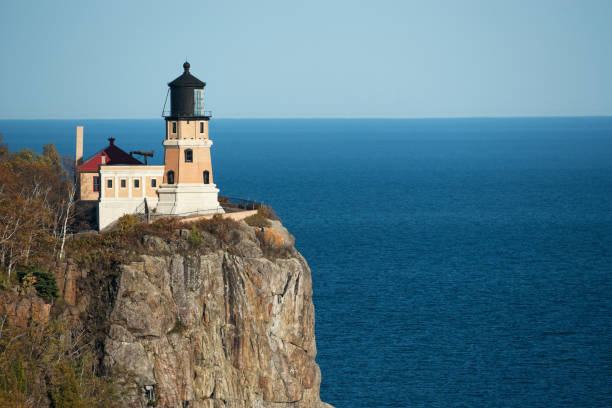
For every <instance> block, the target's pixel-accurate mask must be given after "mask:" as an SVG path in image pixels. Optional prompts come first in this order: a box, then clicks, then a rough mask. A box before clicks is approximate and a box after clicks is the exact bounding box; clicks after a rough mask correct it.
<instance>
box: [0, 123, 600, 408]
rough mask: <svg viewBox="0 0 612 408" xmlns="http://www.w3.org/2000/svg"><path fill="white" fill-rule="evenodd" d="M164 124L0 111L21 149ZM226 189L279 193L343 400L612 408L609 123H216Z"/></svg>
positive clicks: (100, 139)
mask: <svg viewBox="0 0 612 408" xmlns="http://www.w3.org/2000/svg"><path fill="white" fill-rule="evenodd" d="M77 124H84V125H85V145H86V148H85V151H86V155H87V154H93V153H94V152H95V151H96V150H98V149H100V148H102V147H104V146H105V138H107V137H110V136H113V137H116V138H117V142H116V143H117V144H118V145H119V146H120V147H122V148H123V149H125V150H128V151H129V150H132V149H155V150H156V157H155V160H154V161H155V162H157V163H160V162H161V160H162V157H163V156H162V146H161V140H162V138H163V134H164V127H163V121H162V120H161V119H160V120H84V121H83V120H81V121H73V120H66V121H64V120H61V121H59V120H58V121H42V120H41V121H0V132H2V133H3V134H4V138H5V141H7V142H8V143H9V145H10V147H11V148H12V149H16V148H21V147H23V146H28V147H32V148H35V149H40V148H41V147H42V145H43V144H44V143H46V142H52V143H55V144H56V145H57V146H58V147H59V149H60V150H61V151H63V152H69V153H72V154H73V151H74V146H73V137H74V136H73V135H74V126H75V125H77ZM211 136H212V138H213V140H214V146H213V162H214V171H215V174H214V176H215V182H216V183H217V186H218V187H219V188H220V189H221V193H222V194H224V195H229V196H236V197H245V198H246V197H249V198H254V199H258V200H263V201H265V202H266V203H270V204H271V205H272V206H273V207H274V208H275V209H276V210H277V212H278V213H279V214H280V215H281V217H282V218H283V222H284V223H285V225H286V226H287V227H288V228H289V229H290V230H291V232H292V233H293V234H294V235H295V236H296V238H297V243H296V245H297V247H298V249H299V250H300V251H301V252H302V253H303V254H304V256H305V257H306V258H307V259H308V262H309V264H310V266H311V268H312V273H313V285H314V302H315V307H316V318H317V325H316V335H317V344H318V348H319V354H318V358H317V359H318V362H319V364H320V366H321V370H322V373H323V382H322V385H321V396H322V399H324V400H325V401H327V402H330V403H331V404H333V405H335V406H337V407H338V408H341V407H346V408H358V407H610V406H612V341H611V340H612V333H611V329H612V317H611V315H612V313H611V312H612V281H611V273H612V254H611V250H612V118H555V119H457V120H450V119H449V120H213V121H212V122H211Z"/></svg>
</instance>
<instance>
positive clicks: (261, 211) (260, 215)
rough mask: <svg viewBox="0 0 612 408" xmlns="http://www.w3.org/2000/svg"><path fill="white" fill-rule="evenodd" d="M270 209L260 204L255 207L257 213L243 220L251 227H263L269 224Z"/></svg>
mask: <svg viewBox="0 0 612 408" xmlns="http://www.w3.org/2000/svg"><path fill="white" fill-rule="evenodd" d="M270 216H271V213H270V210H269V209H268V207H266V206H263V205H262V206H261V207H259V208H258V209H257V213H255V214H253V215H251V216H250V217H247V218H245V219H244V222H246V223H247V224H249V225H250V226H251V227H257V228H265V227H269V226H270V221H269V219H270Z"/></svg>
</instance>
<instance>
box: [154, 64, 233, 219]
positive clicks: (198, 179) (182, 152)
mask: <svg viewBox="0 0 612 408" xmlns="http://www.w3.org/2000/svg"><path fill="white" fill-rule="evenodd" d="M183 69H184V71H183V73H182V75H180V76H179V77H178V78H176V79H175V80H174V81H172V82H170V83H169V84H168V86H169V94H170V109H169V111H164V113H163V117H164V119H165V121H166V136H165V139H164V141H163V146H164V171H165V173H164V177H163V183H162V184H161V185H160V186H159V188H158V190H157V192H158V195H159V202H158V205H157V210H156V212H157V213H158V214H174V215H189V214H194V213H197V214H212V213H222V212H223V209H222V208H221V206H220V205H219V200H218V193H219V190H218V189H217V187H216V186H215V184H214V182H213V171H212V161H211V156H210V148H211V147H212V144H213V143H212V140H210V137H209V133H208V129H209V128H208V122H209V120H210V118H211V114H210V112H208V111H205V110H204V87H205V86H206V83H205V82H202V81H200V80H199V79H198V78H196V77H195V76H193V75H192V74H191V72H190V64H189V62H185V63H184V64H183Z"/></svg>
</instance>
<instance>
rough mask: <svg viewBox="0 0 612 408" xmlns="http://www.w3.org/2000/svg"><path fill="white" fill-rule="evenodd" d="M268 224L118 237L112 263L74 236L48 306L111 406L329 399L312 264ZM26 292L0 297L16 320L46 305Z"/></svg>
mask: <svg viewBox="0 0 612 408" xmlns="http://www.w3.org/2000/svg"><path fill="white" fill-rule="evenodd" d="M266 224H268V225H269V226H268V227H265V228H264V227H252V226H249V225H247V224H246V223H245V222H244V221H241V222H235V221H231V220H219V219H216V220H212V221H202V222H200V223H199V224H198V223H196V224H193V225H190V226H189V227H190V228H186V227H185V226H180V225H177V224H176V223H174V224H172V225H170V226H162V227H161V228H159V227H158V228H157V229H155V228H143V229H141V230H139V231H138V232H137V233H128V234H120V233H117V234H116V236H114V238H113V241H112V242H115V243H117V245H121V246H122V247H121V248H122V249H121V251H120V252H121V253H122V257H121V261H117V258H114V259H112V260H109V256H111V255H109V254H114V255H113V256H115V255H116V254H117V251H118V250H117V249H116V248H113V245H114V244H113V245H111V244H108V242H110V241H105V239H107V238H98V237H91V238H85V239H83V240H82V241H83V242H81V243H73V246H72V248H73V249H72V252H70V251H69V254H70V253H71V254H72V259H70V260H69V261H68V262H67V263H66V264H63V265H60V266H59V267H58V272H57V277H58V284H59V286H60V290H61V292H62V295H63V299H64V305H63V308H62V310H58V311H57V312H56V314H57V315H58V316H59V318H60V319H63V320H65V321H72V322H77V321H80V322H81V323H82V324H83V325H85V326H87V327H89V329H90V330H89V332H90V333H91V337H92V340H91V343H92V344H95V345H96V350H97V356H98V357H97V358H98V362H99V366H100V369H101V372H103V373H104V374H105V375H107V376H108V377H109V378H111V379H112V380H113V381H114V383H115V384H116V385H117V386H118V389H119V390H121V392H120V393H119V394H118V398H119V400H118V406H125V407H144V406H158V407H190V408H194V407H202V408H203V407H206V408H213V407H214V408H219V407H228V408H229V407H231V408H242V407H244V408H247V407H262V408H263V407H279V408H280V407H296V408H298V407H299V408H320V407H330V406H329V405H327V404H325V403H322V402H321V401H320V399H319V384H320V382H321V372H320V370H319V367H318V365H317V364H316V362H315V356H316V352H317V351H316V342H315V335H314V320H315V315H314V306H313V303H312V285H311V273H310V269H309V268H308V265H307V263H306V261H305V259H304V258H303V257H302V256H301V255H300V254H299V253H298V252H297V251H296V250H295V248H294V246H293V244H294V240H293V237H292V236H291V235H290V234H289V233H288V232H287V230H286V229H285V228H284V227H283V226H282V224H281V223H280V222H279V221H266ZM130 240H131V241H132V242H130ZM119 242H120V243H121V244H119ZM94 247H95V250H94ZM75 248H76V249H75ZM127 248H129V249H127ZM77 249H78V250H77ZM79 251H80V252H79ZM96 254H97V255H96ZM31 297H32V296H31V295H30V298H31ZM30 298H28V299H29V300H27V301H25V300H18V299H16V300H15V301H14V302H13V303H15V304H16V305H17V307H14V306H11V304H10V302H9V304H8V305H5V307H4V309H5V310H7V311H8V315H9V319H12V321H13V323H14V324H16V325H20V324H21V325H24V324H26V322H25V320H24V318H25V317H24V315H26V314H27V313H28V312H27V311H25V310H26V309H28V308H29V309H28V310H33V311H34V310H36V311H40V309H41V308H42V309H44V310H46V309H45V306H41V305H39V304H38V303H36V302H35V301H32V300H31V299H30ZM19 302H21V303H19ZM26 303H27V304H26ZM20 305H21V306H20ZM20 310H21V312H20V313H21V315H19V313H17V312H18V311H20ZM39 314H40V313H39ZM52 314H53V313H52ZM30 318H31V319H35V320H37V321H39V322H43V323H44V322H45V321H46V320H48V319H49V316H48V313H47V314H46V316H42V317H40V316H34V314H33V313H32V314H31V316H30Z"/></svg>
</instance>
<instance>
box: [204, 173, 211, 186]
mask: <svg viewBox="0 0 612 408" xmlns="http://www.w3.org/2000/svg"><path fill="white" fill-rule="evenodd" d="M204 184H210V173H209V172H208V170H204Z"/></svg>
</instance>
